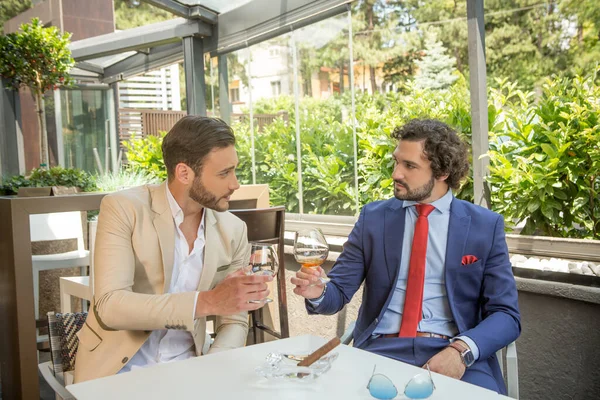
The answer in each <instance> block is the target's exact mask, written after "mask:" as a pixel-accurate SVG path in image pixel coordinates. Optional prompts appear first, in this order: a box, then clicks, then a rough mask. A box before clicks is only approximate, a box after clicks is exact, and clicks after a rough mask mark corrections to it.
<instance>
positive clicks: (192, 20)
mask: <svg viewBox="0 0 600 400" xmlns="http://www.w3.org/2000/svg"><path fill="white" fill-rule="evenodd" d="M142 1H145V2H146V3H148V4H151V5H153V6H155V7H159V8H161V9H164V10H167V11H169V12H171V13H173V14H174V15H176V16H177V17H178V18H175V19H172V20H168V21H163V22H159V23H155V24H151V25H146V26H142V27H138V28H132V29H127V30H124V31H118V32H114V33H110V34H106V35H101V36H95V37H92V38H88V39H84V40H79V41H76V42H73V43H71V45H70V48H71V52H72V55H73V58H74V59H75V61H76V65H75V68H74V69H73V70H72V71H71V75H72V76H73V77H74V78H75V79H77V80H79V81H80V82H83V83H85V82H89V83H113V82H118V81H121V80H123V79H127V78H129V77H132V76H135V75H139V74H141V73H144V72H147V71H150V70H153V69H156V68H160V67H163V66H166V65H170V64H173V63H175V62H179V61H181V60H183V59H184V47H185V46H183V45H182V43H183V39H184V38H190V37H193V38H196V39H201V40H202V51H203V52H210V53H211V55H213V56H214V55H220V54H225V53H229V52H232V51H235V50H238V49H240V48H242V47H246V46H249V45H252V44H255V43H258V42H260V41H264V40H267V39H270V38H272V37H275V36H278V35H281V34H283V33H285V32H289V31H290V30H291V29H297V28H300V27H302V26H305V25H308V24H312V23H314V22H317V21H319V20H322V19H326V18H329V17H331V16H333V15H337V14H340V13H342V12H344V11H346V10H347V4H348V3H350V2H351V1H352V0H321V1H315V0H280V1H272V0H230V1H227V2H225V1H221V0H178V1H175V0H142Z"/></svg>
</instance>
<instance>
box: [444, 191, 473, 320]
mask: <svg viewBox="0 0 600 400" xmlns="http://www.w3.org/2000/svg"><path fill="white" fill-rule="evenodd" d="M470 226H471V216H470V215H469V214H467V210H466V209H465V207H464V205H463V204H462V202H461V201H460V200H457V199H455V198H453V199H452V204H451V205H450V221H449V224H448V242H447V245H446V264H445V278H446V293H447V294H448V303H449V304H450V308H451V309H452V305H453V304H454V292H453V291H452V288H453V286H454V279H455V277H456V273H457V271H458V269H459V268H460V267H461V260H462V256H463V254H465V245H466V243H467V237H468V236H469V228H470ZM452 313H453V314H454V310H453V311H452ZM454 320H456V318H454Z"/></svg>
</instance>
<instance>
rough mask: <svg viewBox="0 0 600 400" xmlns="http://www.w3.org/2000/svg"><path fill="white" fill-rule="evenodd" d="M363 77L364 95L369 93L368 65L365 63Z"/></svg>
mask: <svg viewBox="0 0 600 400" xmlns="http://www.w3.org/2000/svg"><path fill="white" fill-rule="evenodd" d="M362 76H363V84H362V90H363V93H365V92H366V91H367V82H366V79H367V64H366V63H365V62H364V61H363V72H362Z"/></svg>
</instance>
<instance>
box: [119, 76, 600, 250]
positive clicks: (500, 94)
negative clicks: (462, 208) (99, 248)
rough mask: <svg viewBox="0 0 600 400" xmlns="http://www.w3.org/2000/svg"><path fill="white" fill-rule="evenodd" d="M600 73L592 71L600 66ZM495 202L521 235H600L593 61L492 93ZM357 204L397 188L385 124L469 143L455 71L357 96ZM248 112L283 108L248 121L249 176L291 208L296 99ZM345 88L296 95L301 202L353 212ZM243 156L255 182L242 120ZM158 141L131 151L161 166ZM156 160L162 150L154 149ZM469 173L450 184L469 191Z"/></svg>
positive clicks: (463, 86) (141, 161) (319, 209)
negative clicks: (444, 79)
mask: <svg viewBox="0 0 600 400" xmlns="http://www.w3.org/2000/svg"><path fill="white" fill-rule="evenodd" d="M599 71H600V70H599ZM488 99H489V109H488V114H489V131H490V152H489V157H490V171H491V176H490V177H489V183H490V188H491V194H492V208H493V209H494V210H496V211H498V212H500V213H502V214H503V215H504V217H505V218H506V220H507V225H508V226H509V227H510V226H511V225H516V224H518V223H521V222H526V224H525V228H524V230H523V233H527V234H543V235H551V236H565V237H584V238H596V239H599V238H600V236H599V235H600V225H599V221H600V199H598V191H599V190H600V172H599V171H600V150H599V147H598V146H599V144H598V143H600V128H599V125H598V114H599V107H600V105H599V103H600V101H599V99H600V85H599V82H598V71H595V72H593V73H591V74H589V75H588V76H585V77H576V78H573V79H571V78H557V77H554V78H550V79H548V80H547V81H546V83H545V84H544V86H543V88H542V91H541V93H538V94H536V93H533V92H531V93H526V92H523V91H520V90H519V89H518V87H517V85H516V84H514V83H509V82H506V81H496V82H493V83H492V88H491V89H490V92H489V96H488ZM355 102H356V120H357V124H356V133H357V138H358V165H357V168H358V183H359V203H360V206H362V205H364V204H366V203H369V202H371V201H374V200H381V199H387V198H390V197H391V196H392V195H393V185H392V179H391V172H392V167H393V161H392V157H391V154H392V151H393V149H394V146H395V143H394V141H393V140H391V139H390V133H391V132H392V130H393V129H394V128H395V127H396V126H399V125H402V124H404V123H405V122H407V121H408V120H410V119H413V118H436V119H439V120H442V121H444V122H446V123H448V124H449V125H451V126H453V127H454V128H456V129H457V130H458V132H459V134H460V135H461V136H462V137H463V139H464V140H465V141H466V142H467V143H468V144H469V146H470V145H471V114H470V100H469V91H468V87H467V83H466V81H465V80H464V79H463V78H461V79H459V80H458V81H457V82H456V83H455V84H454V85H453V86H452V87H450V88H449V89H447V90H437V91H432V90H419V89H417V88H414V87H407V88H406V90H405V92H403V93H402V94H400V93H387V94H378V95H375V96H371V95H367V94H357V95H356V98H355ZM253 111H254V114H275V113H277V112H280V111H285V112H287V113H288V116H289V121H288V122H286V121H284V120H283V118H281V117H280V118H278V119H276V120H275V121H274V122H273V123H271V124H269V125H267V126H265V127H263V128H262V130H259V129H258V127H257V126H255V138H254V146H255V158H256V160H255V163H256V182H257V183H268V184H269V187H270V195H271V203H272V204H274V205H280V204H282V205H285V206H286V208H287V210H288V211H290V212H298V210H299V201H298V195H297V193H298V172H297V160H296V122H295V106H294V101H293V98H292V97H286V96H281V97H279V98H277V99H263V100H259V101H258V102H256V103H255V105H254V110H253ZM350 115H351V98H350V95H349V93H344V94H343V95H341V96H335V97H332V98H329V99H327V100H318V99H313V98H304V99H302V100H301V101H300V107H299V123H300V140H301V144H302V160H301V163H302V183H303V195H304V212H305V213H317V214H331V215H355V214H356V210H355V208H354V198H355V191H354V161H353V159H354V157H353V151H354V150H353V131H352V124H351V120H350ZM233 128H234V131H235V133H236V137H237V150H238V155H239V159H240V165H239V167H238V171H237V174H238V178H239V179H240V182H241V183H244V184H248V183H252V156H251V135H250V126H249V123H248V122H238V123H235V124H233ZM157 148H160V141H157V139H156V138H149V139H146V140H145V141H144V140H141V141H139V142H138V141H135V140H134V141H131V147H130V148H129V149H130V151H135V154H128V158H129V160H130V161H131V160H138V161H134V164H135V165H136V168H140V169H143V170H148V171H149V172H151V173H153V174H155V175H157V176H163V175H160V174H161V173H164V172H161V171H164V165H163V164H162V158H160V157H159V155H158V154H157ZM158 158H160V159H158ZM471 175H472V174H469V178H468V179H467V180H466V181H465V182H464V183H463V185H462V187H461V188H460V189H459V190H458V191H457V192H456V196H457V197H458V198H462V199H465V200H469V201H472V199H473V185H472V178H471Z"/></svg>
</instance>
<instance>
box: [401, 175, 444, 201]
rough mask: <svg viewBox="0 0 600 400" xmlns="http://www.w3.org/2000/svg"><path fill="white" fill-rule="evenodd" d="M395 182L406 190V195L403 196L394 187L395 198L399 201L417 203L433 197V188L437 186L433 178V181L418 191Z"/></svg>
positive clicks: (402, 183)
mask: <svg viewBox="0 0 600 400" xmlns="http://www.w3.org/2000/svg"><path fill="white" fill-rule="evenodd" d="M394 182H395V183H399V184H401V185H402V186H404V188H405V189H406V193H404V194H401V193H399V192H398V189H396V187H394V196H396V198H397V199H398V200H409V201H417V202H419V201H423V200H425V199H426V198H428V197H429V196H431V192H433V187H434V186H435V179H434V178H433V176H432V177H431V180H430V181H429V182H427V183H426V184H425V185H423V186H421V187H418V188H416V189H411V188H409V187H408V186H407V185H406V184H405V183H404V182H402V181H399V180H395V181H394Z"/></svg>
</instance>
